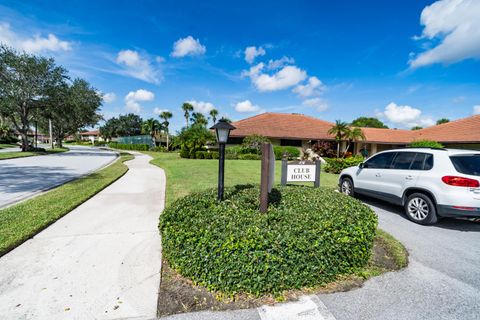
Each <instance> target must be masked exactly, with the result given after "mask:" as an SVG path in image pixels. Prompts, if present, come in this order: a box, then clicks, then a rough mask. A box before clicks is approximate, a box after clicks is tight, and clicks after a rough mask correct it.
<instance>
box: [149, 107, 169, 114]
mask: <svg viewBox="0 0 480 320" xmlns="http://www.w3.org/2000/svg"><path fill="white" fill-rule="evenodd" d="M166 111H168V109H162V108H158V107H156V108H155V109H153V113H154V114H156V115H157V116H159V115H160V114H161V113H162V112H166Z"/></svg>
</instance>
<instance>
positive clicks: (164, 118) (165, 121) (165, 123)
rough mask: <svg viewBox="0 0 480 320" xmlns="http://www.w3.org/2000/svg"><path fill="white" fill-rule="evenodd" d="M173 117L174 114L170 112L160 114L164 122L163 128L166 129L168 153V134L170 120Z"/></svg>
mask: <svg viewBox="0 0 480 320" xmlns="http://www.w3.org/2000/svg"><path fill="white" fill-rule="evenodd" d="M172 116H173V114H172V113H171V112H170V111H163V112H162V113H160V118H162V119H163V120H164V121H163V127H164V129H165V133H166V134H167V151H168V143H169V137H168V136H169V134H168V126H169V124H170V122H168V119H170V118H171V117H172Z"/></svg>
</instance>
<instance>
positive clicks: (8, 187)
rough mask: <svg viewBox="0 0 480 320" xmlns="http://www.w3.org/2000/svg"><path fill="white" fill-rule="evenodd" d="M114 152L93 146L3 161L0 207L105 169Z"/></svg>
mask: <svg viewBox="0 0 480 320" xmlns="http://www.w3.org/2000/svg"><path fill="white" fill-rule="evenodd" d="M115 158H116V155H115V153H114V152H111V151H105V150H100V149H97V148H91V147H70V151H68V152H63V153H58V154H51V155H45V156H34V157H26V158H17V159H8V160H0V208H2V207H5V206H8V205H11V204H13V203H15V202H18V201H21V200H24V199H26V198H29V197H31V196H33V195H35V194H37V193H39V192H41V191H44V190H48V189H50V188H53V187H55V186H58V185H60V184H63V183H65V182H67V181H69V180H72V179H74V178H78V177H79V176H82V175H85V174H87V173H90V172H92V171H95V170H97V169H99V168H102V167H104V166H105V165H107V164H109V163H110V162H112V161H113V160H114V159H115Z"/></svg>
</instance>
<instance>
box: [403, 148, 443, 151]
mask: <svg viewBox="0 0 480 320" xmlns="http://www.w3.org/2000/svg"><path fill="white" fill-rule="evenodd" d="M403 149H432V150H443V151H448V150H447V149H446V148H435V147H403Z"/></svg>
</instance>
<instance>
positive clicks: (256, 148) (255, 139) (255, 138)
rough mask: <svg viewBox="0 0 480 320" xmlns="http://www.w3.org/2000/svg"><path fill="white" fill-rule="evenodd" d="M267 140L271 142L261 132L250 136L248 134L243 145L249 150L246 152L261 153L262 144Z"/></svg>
mask: <svg viewBox="0 0 480 320" xmlns="http://www.w3.org/2000/svg"><path fill="white" fill-rule="evenodd" d="M265 142H270V139H268V138H267V137H265V136H262V135H259V134H252V135H250V136H246V137H245V138H243V142H242V147H243V149H245V150H246V151H248V152H244V153H256V154H261V153H262V144H264V143H265Z"/></svg>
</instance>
